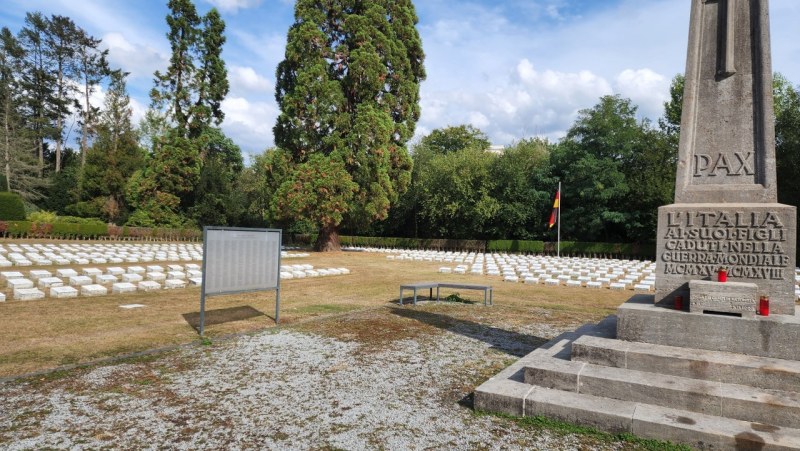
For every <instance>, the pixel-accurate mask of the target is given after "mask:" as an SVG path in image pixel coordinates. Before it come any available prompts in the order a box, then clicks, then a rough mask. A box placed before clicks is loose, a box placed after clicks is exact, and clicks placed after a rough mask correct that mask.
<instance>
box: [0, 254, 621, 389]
mask: <svg viewBox="0 0 800 451" xmlns="http://www.w3.org/2000/svg"><path fill="white" fill-rule="evenodd" d="M17 242H18V241H17ZM72 243H73V244H74V243H75V242H72ZM168 263H169V262H158V263H148V264H159V265H162V266H164V265H166V264H168ZM282 263H283V264H285V265H291V264H311V265H314V267H315V268H328V267H346V268H348V269H350V270H351V274H349V275H342V276H328V277H322V278H306V279H295V280H285V281H282V282H281V326H290V325H295V326H296V327H300V328H303V329H309V330H311V331H315V330H316V331H317V332H318V333H330V334H333V335H337V336H342V335H346V334H354V335H357V336H358V338H359V340H360V341H368V342H369V341H371V340H375V341H376V342H380V341H381V340H384V339H392V338H396V337H397V336H398V334H400V335H402V334H406V333H407V334H415V333H433V332H432V331H433V330H434V329H435V328H431V326H436V325H437V323H441V324H447V323H449V322H453V321H461V322H464V323H465V324H469V323H475V324H482V325H490V326H493V327H500V328H502V327H504V326H506V327H518V326H520V325H526V324H538V323H542V324H547V325H551V326H554V327H564V326H573V325H574V326H577V325H580V324H583V323H587V322H592V321H598V320H600V319H601V318H602V317H604V316H606V315H609V314H612V313H613V312H614V311H615V310H616V308H617V307H618V306H619V305H620V304H621V303H622V302H624V301H625V300H626V299H628V298H629V297H630V296H631V295H632V292H630V291H624V292H620V291H610V290H588V289H585V288H567V287H546V286H543V285H525V284H521V283H504V282H502V279H501V277H487V276H474V275H454V274H438V273H437V269H438V268H439V267H440V266H442V263H439V262H420V261H414V262H411V261H389V260H386V256H385V255H384V254H372V253H358V252H338V253H327V254H317V253H314V254H311V256H310V257H309V258H297V259H284V260H283V262H282ZM146 265H147V264H142V266H146ZM86 266H96V267H100V268H102V267H106V266H122V265H86ZM72 267H73V268H76V269H77V268H78V267H77V266H72ZM31 269H50V270H53V271H54V270H55V269H56V267H45V268H40V267H25V268H19V269H15V270H19V271H21V272H23V273H25V274H27V271H29V270H31ZM428 280H435V281H458V282H464V283H477V284H490V285H493V287H494V303H495V305H494V306H489V307H484V306H483V305H482V302H483V293H482V292H471V291H464V292H461V293H459V295H460V296H461V297H462V298H465V299H467V300H470V301H474V302H475V304H473V305H469V306H464V307H466V308H454V309H448V308H447V306H446V305H442V306H437V307H435V314H432V315H422V316H421V315H420V312H424V311H426V310H430V309H424V308H423V309H421V308H420V307H417V310H418V312H417V313H414V310H413V309H414V307H410V306H408V307H404V308H403V309H402V310H403V311H400V312H397V308H398V307H397V305H396V303H397V300H398V299H397V298H398V295H399V286H400V284H402V283H411V282H420V281H428ZM7 294H8V295H10V292H8V291H7ZM448 294H450V292H448V291H446V290H443V291H442V297H445V296H447V295H448ZM199 298H200V290H199V288H186V289H179V290H162V291H158V292H150V293H131V294H125V295H109V296H103V297H79V298H73V299H64V300H59V299H51V298H46V299H44V300H39V301H13V300H10V299H11V296H9V300H8V301H7V302H5V303H0V377H8V376H14V375H21V374H26V373H31V372H35V371H40V370H46V369H51V368H56V367H59V366H62V365H69V364H78V363H84V362H89V361H92V360H96V359H102V358H107V357H113V356H118V355H123V354H128V353H132V352H138V351H145V350H149V349H154V348H161V347H166V346H172V345H179V344H185V343H190V342H193V341H197V340H198V335H197V331H196V329H195V325H196V323H197V317H198V312H199ZM407 300H408V301H407V302H410V298H407ZM274 301H275V296H274V293H273V292H263V293H252V294H245V295H230V296H219V297H211V298H208V299H207V302H206V309H207V312H206V313H207V316H206V334H207V336H208V337H209V338H211V339H212V340H214V339H218V338H220V337H222V336H225V335H228V334H233V333H242V332H250V331H256V330H261V329H266V328H270V327H275V321H274V312H275V304H274ZM122 304H143V305H145V307H144V308H138V309H132V310H126V309H123V308H120V305H122ZM376 308H377V309H381V308H389V309H391V310H392V311H395V312H397V313H396V314H393V315H387V316H386V319H384V320H383V321H382V322H381V324H374V325H371V326H369V327H349V326H348V324H339V322H337V321H336V317H337V315H338V314H340V313H344V312H351V311H354V310H365V311H366V310H368V309H376ZM404 311H407V312H404ZM321 317H325V321H309V320H311V319H314V318H321ZM409 319H413V320H414V321H409ZM545 338H547V337H545Z"/></svg>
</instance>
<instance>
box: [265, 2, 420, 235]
mask: <svg viewBox="0 0 800 451" xmlns="http://www.w3.org/2000/svg"><path fill="white" fill-rule="evenodd" d="M417 22H418V19H417V15H416V12H415V10H414V6H413V4H412V2H411V0H376V1H370V2H362V1H358V0H342V1H336V2H319V1H315V0H298V1H297V3H296V4H295V23H294V25H292V27H291V28H290V29H289V33H288V37H287V43H286V53H285V59H284V60H283V61H282V62H281V63H280V64H279V66H278V70H277V79H278V81H277V89H276V99H277V101H278V105H279V106H280V110H281V114H280V116H279V117H278V121H277V124H276V125H275V141H276V143H277V145H278V146H279V148H280V149H281V151H284V152H287V153H288V155H289V157H290V160H291V164H292V166H293V168H294V170H293V171H291V173H290V174H289V176H288V178H287V180H285V181H284V183H283V184H282V185H281V187H280V189H279V191H278V192H279V195H278V196H276V198H275V199H276V200H275V205H273V210H274V211H275V212H276V215H277V216H278V217H284V218H293V219H295V220H301V219H311V220H313V221H315V222H316V223H317V225H318V226H319V239H318V241H317V244H316V247H317V249H319V250H336V249H338V248H339V242H338V229H339V226H340V224H341V223H342V222H343V221H346V222H347V224H348V225H351V226H352V227H354V228H364V227H366V226H368V225H369V224H370V223H371V222H372V221H376V220H380V219H383V218H385V217H386V215H387V213H388V210H389V206H390V205H391V204H392V203H393V202H396V201H397V198H398V195H399V194H400V193H401V192H403V191H404V190H405V189H406V188H407V186H408V184H409V180H410V173H411V160H410V158H409V156H408V152H407V149H406V143H407V142H408V140H409V139H410V138H411V137H412V136H413V134H414V128H415V125H416V122H417V120H418V119H419V115H420V109H419V84H420V82H421V81H422V80H423V79H424V78H425V70H424V67H423V60H424V54H423V51H422V42H421V40H420V37H419V34H418V32H417V29H416V24H417Z"/></svg>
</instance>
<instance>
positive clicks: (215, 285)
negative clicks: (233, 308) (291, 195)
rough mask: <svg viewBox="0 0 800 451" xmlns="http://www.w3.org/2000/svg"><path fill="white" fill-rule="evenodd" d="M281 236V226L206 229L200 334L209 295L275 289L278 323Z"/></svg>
mask: <svg viewBox="0 0 800 451" xmlns="http://www.w3.org/2000/svg"><path fill="white" fill-rule="evenodd" d="M281 239H282V231H281V230H278V229H244V228H237V227H205V228H203V284H202V289H201V292H200V328H199V329H200V335H203V329H204V325H205V304H206V303H205V298H206V296H216V295H222V294H235V293H245V292H250V291H268V290H275V322H276V323H277V322H278V321H279V308H280V280H281V279H280V268H281Z"/></svg>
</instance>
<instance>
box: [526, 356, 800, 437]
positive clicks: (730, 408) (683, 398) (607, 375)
mask: <svg viewBox="0 0 800 451" xmlns="http://www.w3.org/2000/svg"><path fill="white" fill-rule="evenodd" d="M524 382H525V383H527V384H530V385H535V386H541V387H545V388H551V389H557V390H563V391H567V392H575V393H582V394H587V395H593V396H598V397H605V398H610V399H614V400H620V401H631V402H636V403H642V404H651V405H655V406H662V407H668V408H673V409H679V410H686V411H689V412H696V413H702V414H707V415H712V416H719V417H725V418H731V419H736V420H742V421H753V422H759V423H766V424H772V425H776V426H783V427H793V428H798V427H800V394H798V393H794V392H785V391H780V390H765V389H761V388H754V387H748V386H745V385H737V384H727V383H724V382H714V381H704V380H698V379H691V378H686V377H680V376H673V375H663V374H658V373H649V372H644V371H636V370H629V369H624V368H615V367H606V366H601V365H594V364H591V363H585V362H575V361H569V360H561V359H557V358H540V359H536V360H533V361H531V362H528V363H526V366H525V374H524Z"/></svg>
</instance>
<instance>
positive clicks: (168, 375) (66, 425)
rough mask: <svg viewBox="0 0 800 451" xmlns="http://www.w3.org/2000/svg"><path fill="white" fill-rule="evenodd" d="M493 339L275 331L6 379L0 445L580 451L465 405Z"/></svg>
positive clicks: (499, 361) (486, 334)
mask: <svg viewBox="0 0 800 451" xmlns="http://www.w3.org/2000/svg"><path fill="white" fill-rule="evenodd" d="M525 332H529V331H527V330H526V331H525ZM530 332H536V331H530ZM541 332H545V331H541ZM546 332H552V331H550V330H548V331H546ZM493 334H495V335H497V336H494V337H493V336H492V335H493ZM506 338H507V337H506V336H504V335H503V331H502V330H499V329H495V328H487V330H485V331H482V332H476V331H468V332H467V333H464V331H458V330H455V331H442V332H441V333H438V334H435V335H433V336H431V335H426V336H423V337H420V338H415V339H405V340H402V341H397V342H391V343H390V344H388V345H386V346H382V347H380V348H379V349H375V348H374V347H369V346H365V345H364V344H362V343H359V342H357V341H346V340H341V339H335V338H331V337H326V336H320V335H316V334H314V333H309V332H300V331H297V330H291V329H284V330H280V331H277V332H275V331H273V332H262V333H258V334H256V335H252V336H243V337H238V338H236V339H234V340H230V341H225V342H220V343H215V344H214V345H213V346H209V347H203V348H186V349H181V350H178V351H174V352H170V353H168V354H166V355H162V356H159V357H157V358H154V359H147V360H143V361H139V362H134V363H125V364H117V365H110V366H100V367H95V368H92V369H85V370H77V371H73V372H70V373H69V374H68V375H66V376H64V377H59V378H55V379H52V380H51V379H46V380H28V381H25V382H13V383H6V384H3V385H0V447H1V448H6V449H12V450H16V449H42V448H59V449H96V448H103V447H106V448H127V449H156V448H158V449H162V448H168V449H198V448H199V449H231V450H235V449H281V450H283V449H348V450H349V449H352V450H358V449H393V450H406V449H427V448H444V449H522V448H528V449H538V450H568V449H577V448H583V449H587V448H588V447H592V446H593V445H592V443H593V442H591V441H589V440H590V439H587V438H586V437H578V436H566V437H565V436H562V435H559V434H553V433H550V432H547V431H539V430H532V429H522V428H520V427H518V426H517V425H516V424H515V423H513V422H512V421H510V420H507V419H503V418H497V417H492V416H478V415H475V414H474V413H473V412H472V409H471V408H470V407H469V406H465V405H464V404H468V402H463V400H464V399H466V398H465V397H467V396H468V395H469V393H470V392H471V391H472V389H473V388H474V387H475V386H476V385H477V384H479V383H480V382H482V381H483V380H485V378H486V374H494V372H496V370H495V368H496V369H500V368H503V367H504V366H505V365H506V364H508V363H509V362H510V361H512V359H515V358H516V357H515V356H514V355H513V354H516V353H517V352H516V351H517V350H513V351H508V350H506V351H503V350H502V349H498V348H502V346H498V343H502V342H504V341H505V340H506ZM487 369H488V373H487ZM459 401H462V402H459ZM604 446H605V447H606V449H614V448H615V446H616V445H613V444H606V445H604Z"/></svg>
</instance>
